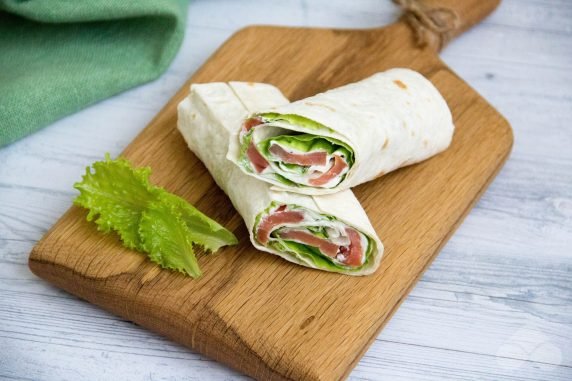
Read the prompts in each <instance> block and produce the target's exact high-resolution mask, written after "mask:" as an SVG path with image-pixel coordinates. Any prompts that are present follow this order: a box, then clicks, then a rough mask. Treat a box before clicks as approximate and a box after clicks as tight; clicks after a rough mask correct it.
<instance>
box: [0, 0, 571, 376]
mask: <svg viewBox="0 0 572 381" xmlns="http://www.w3.org/2000/svg"><path fill="white" fill-rule="evenodd" d="M397 15H398V11H397V9H396V8H395V7H394V6H393V5H392V4H391V3H390V2H389V1H380V0H283V1H277V0H275V1H268V0H245V1H240V2H238V1H234V0H217V1H214V0H195V1H193V2H192V4H191V6H190V10H189V16H188V17H189V18H188V27H187V34H186V37H185V41H184V43H183V47H182V49H181V51H180V53H179V54H178V56H177V58H176V60H175V62H174V63H173V64H172V65H171V67H170V69H169V70H168V71H167V72H166V73H165V74H164V75H163V76H162V77H161V78H160V79H159V80H157V81H155V82H153V83H151V84H148V85H145V86H141V87H139V88H137V89H134V90H131V91H128V92H126V93H124V94H121V95H119V96H116V97H114V98H112V99H109V100H107V101H104V102H101V103H99V104H97V105H95V106H92V107H90V108H88V109H86V110H84V111H81V112H78V113H77V114H75V115H72V116H70V117H68V118H65V119H63V120H60V121H59V122H57V123H54V124H53V125H51V126H49V127H47V128H45V129H43V130H42V131H40V132H39V133H36V134H35V135H33V136H31V137H28V138H26V139H23V140H21V141H19V142H17V143H15V144H12V145H11V146H9V147H7V148H4V149H1V150H0V379H18V380H19V379H22V380H24V379H25V380H76V381H79V380H239V379H246V378H247V377H245V376H243V375H241V374H239V373H237V372H236V371H233V370H231V369H228V368H227V367H225V366H224V365H221V364H218V363H216V362H214V361H211V360H209V359H208V358H205V357H203V356H201V355H198V354H196V353H193V352H192V351H190V350H188V349H186V348H183V347H181V346H179V345H177V344H174V343H172V342H170V341H168V340H166V339H164V338H162V337H160V336H158V335H155V334H153V333H151V332H148V331H146V330H144V329H141V328H139V327H137V326H135V325H134V324H132V323H130V322H127V321H125V320H123V319H121V318H118V317H116V316H112V315H110V314H108V313H106V312H104V311H101V310H100V309H98V308H97V307H95V306H92V305H90V304H88V303H86V302H84V301H81V300H79V299H77V298H75V297H74V296H71V295H69V294H67V293H65V292H63V291H61V290H59V289H56V288H54V287H52V286H50V285H49V284H47V283H46V282H44V281H42V280H40V279H38V278H36V277H35V276H34V275H33V274H31V273H30V271H29V270H28V267H27V258H28V253H29V252H30V250H31V248H32V246H33V245H34V244H35V243H36V241H37V240H38V239H40V237H41V236H42V235H43V234H44V233H45V232H46V231H47V229H48V228H49V227H50V226H51V225H52V224H53V223H54V222H55V221H56V220H57V219H58V217H59V216H60V215H61V214H62V213H63V212H64V211H65V210H66V209H67V208H68V207H69V205H70V203H71V201H72V199H73V198H74V196H75V192H74V191H73V188H72V184H73V183H74V182H75V181H76V180H78V179H79V178H80V176H81V174H82V173H83V171H84V168H85V166H86V165H88V164H90V163H91V162H93V161H95V160H98V159H101V158H102V156H103V154H104V153H105V152H110V153H111V154H112V155H117V154H119V153H120V152H121V150H122V149H123V148H124V147H125V146H126V145H127V144H128V143H129V142H130V141H131V140H132V139H133V138H134V137H135V136H136V135H137V134H138V133H139V131H141V129H142V128H143V127H144V126H145V125H146V124H147V123H148V122H149V121H150V120H151V118H152V117H153V116H154V115H155V114H156V113H157V112H158V111H159V110H160V109H161V107H162V106H163V104H164V103H165V102H166V101H167V100H168V99H169V98H170V97H171V96H172V95H173V94H174V93H175V91H176V90H177V89H178V88H179V87H180V85H181V83H183V81H184V80H185V79H187V78H188V77H189V76H190V75H191V74H192V73H193V72H194V71H195V70H196V69H197V68H198V67H199V66H200V65H201V64H202V62H203V61H204V60H205V59H206V58H207V57H208V56H209V55H210V54H211V53H212V52H213V51H214V50H215V49H216V48H217V47H218V46H219V45H220V44H221V43H222V42H223V41H224V40H225V39H226V38H227V37H229V36H230V35H231V34H232V33H233V32H234V31H236V30H237V29H239V28H240V27H242V26H245V25H248V24H256V23H258V24H260V23H265V24H282V25H306V26H310V25H311V26H328V27H349V28H358V27H375V26H380V25H383V24H387V23H389V22H391V21H392V20H394V19H395V18H396V16H397ZM442 56H443V58H444V60H445V61H446V62H447V63H448V64H449V65H450V66H451V67H452V68H453V69H454V70H455V71H456V72H457V73H458V74H459V75H461V76H462V77H464V78H465V79H466V80H467V81H468V82H469V83H470V84H471V85H472V86H474V87H475V88H476V89H477V90H478V91H479V92H480V93H481V94H483V95H484V96H485V97H486V98H487V99H489V101H490V102H491V103H492V104H493V105H495V106H496V107H497V108H498V109H499V110H500V111H501V113H503V114H504V115H505V116H506V117H507V118H508V120H509V121H510V122H511V124H512V126H513V128H514V132H515V139H516V141H515V146H514V150H513V153H512V156H511V158H510V159H509V161H508V163H507V164H506V166H505V168H504V169H503V170H502V172H501V173H500V175H499V176H498V177H497V179H496V180H495V181H494V183H493V184H492V186H491V187H490V189H489V190H488V191H487V192H486V194H485V195H484V196H483V198H482V199H481V201H480V202H479V203H478V205H477V206H476V208H475V209H474V210H473V211H472V212H471V213H470V215H469V216H468V218H467V219H466V221H465V222H464V223H463V225H462V226H461V227H460V228H459V230H458V231H457V233H456V234H455V235H454V236H453V237H452V239H451V240H450V242H449V243H448V244H447V245H446V247H445V248H444V249H443V251H442V252H441V254H440V255H439V257H438V258H437V259H436V261H435V262H434V264H433V265H432V266H431V268H430V269H429V270H428V271H427V272H426V274H425V275H424V277H423V278H422V280H421V281H420V282H419V283H418V285H417V287H415V289H414V290H413V292H412V293H411V294H410V296H409V297H408V298H407V300H406V301H405V302H404V303H403V305H402V306H401V308H400V309H399V311H398V312H397V313H396V314H395V316H394V317H393V319H392V320H391V322H390V323H389V324H388V325H387V326H386V328H385V329H384V330H383V332H382V333H381V334H380V336H379V337H378V338H377V340H376V341H375V342H374V344H373V345H372V347H371V348H370V350H369V351H368V352H367V353H366V355H365V356H364V357H363V359H362V360H361V361H360V363H359V364H358V366H357V367H356V369H355V370H354V371H353V373H352V374H351V376H350V379H351V380H362V379H363V380H366V379H367V380H381V379H383V380H395V379H405V380H411V379H424V380H443V379H462V380H477V379H478V380H483V379H484V380H572V125H571V123H572V1H570V0H552V1H546V0H504V2H503V4H502V5H501V7H500V8H499V9H498V10H497V12H496V13H495V14H494V15H493V16H492V17H490V18H489V19H487V20H486V21H485V22H484V23H482V24H481V25H479V26H477V27H475V28H474V29H472V30H471V31H469V32H467V33H466V34H465V35H463V36H461V37H460V38H458V39H457V40H455V41H454V42H453V43H451V45H450V46H449V47H448V48H447V49H446V50H445V51H444V52H443V53H442ZM0 91H1V89H0Z"/></svg>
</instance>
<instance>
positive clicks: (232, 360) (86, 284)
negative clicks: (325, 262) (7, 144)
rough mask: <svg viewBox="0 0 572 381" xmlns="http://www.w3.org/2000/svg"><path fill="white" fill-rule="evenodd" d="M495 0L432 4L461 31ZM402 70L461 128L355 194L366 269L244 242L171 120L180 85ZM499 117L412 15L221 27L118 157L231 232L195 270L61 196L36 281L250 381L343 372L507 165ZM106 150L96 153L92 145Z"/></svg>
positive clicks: (324, 81)
mask: <svg viewBox="0 0 572 381" xmlns="http://www.w3.org/2000/svg"><path fill="white" fill-rule="evenodd" d="M497 3H498V1H497V0H464V1H456V0H447V1H445V0H441V1H431V2H429V1H428V2H426V3H425V4H429V5H430V6H433V7H435V6H446V7H449V8H451V9H453V10H455V11H456V12H457V14H458V18H459V24H458V29H457V30H456V31H454V32H453V33H452V34H453V35H454V34H458V33H460V32H461V31H463V30H465V29H467V28H468V27H470V26H471V25H473V24H474V23H476V22H478V21H479V20H480V19H482V18H483V17H485V16H486V15H487V14H488V13H490V12H491V11H492V10H493V9H494V8H495V7H496V5H497ZM392 67H410V68H412V69H415V70H418V71H420V72H421V73H423V74H424V75H425V76H427V77H428V78H429V79H430V80H431V81H432V82H433V83H434V84H435V85H436V86H437V87H438V88H439V90H440V91H441V92H442V93H443V95H444V97H445V98H446V100H447V102H448V103H449V106H450V107H451V109H452V111H453V116H454V120H455V124H456V127H457V130H456V133H455V136H454V139H453V143H452V145H451V147H450V148H449V149H448V150H447V151H446V152H444V153H442V154H440V155H438V156H437V157H435V158H432V159H430V160H428V161H426V162H423V163H421V164H418V165H414V166H410V167H407V168H405V169H401V170H398V171H396V172H394V173H391V174H389V175H386V176H384V177H382V178H380V179H377V180H375V181H372V182H370V183H367V184H364V185H361V186H359V187H357V188H355V189H354V191H355V193H356V195H357V197H358V199H359V200H360V201H361V202H362V204H363V206H364V208H365V210H366V211H367V213H368V215H369V217H370V219H371V222H372V224H373V226H374V227H375V229H376V230H377V232H378V233H379V236H380V237H381V239H382V240H383V241H384V243H385V247H386V251H385V255H384V258H383V259H382V262H381V267H380V268H379V270H378V271H377V272H376V273H375V274H374V275H372V276H369V277H359V278H356V277H349V276H343V275H336V274H330V273H326V272H320V271H316V270H310V269H306V268H303V267H299V266H296V265H293V264H291V263H288V262H286V261H284V260H282V259H280V258H278V257H276V256H272V255H269V254H265V253H262V252H259V251H257V250H255V249H254V248H253V247H252V245H251V244H250V242H249V240H248V235H247V231H246V229H245V227H244V225H243V223H242V220H241V219H240V217H239V216H238V215H237V213H236V212H235V211H234V209H233V208H232V205H231V203H230V202H229V200H228V199H227V197H226V196H225V195H224V193H223V192H222V191H221V190H220V189H219V188H218V187H217V186H216V185H215V183H214V182H213V180H212V178H211V176H210V175H209V173H208V172H207V171H206V170H205V168H204V167H203V165H202V164H201V162H200V161H199V160H198V159H197V158H196V157H195V156H194V155H193V154H192V153H191V152H190V151H189V150H188V149H187V147H186V145H185V143H184V141H183V138H182V137H181V136H180V135H179V133H178V131H177V130H176V120H177V113H176V106H177V103H178V102H179V101H180V100H181V99H183V97H184V96H185V95H186V94H187V92H188V87H189V84H190V83H191V82H211V81H228V80H239V81H257V82H269V83H272V84H274V85H276V86H278V87H279V88H280V89H282V90H283V92H284V93H285V94H286V95H287V96H288V97H289V98H290V99H292V100H296V99H299V98H303V97H307V96H310V95H313V94H315V93H317V92H321V91H324V90H326V89H330V88H333V87H337V86H340V85H343V84H346V83H349V82H354V81H357V80H360V79H362V78H365V77H367V76H369V75H371V74H373V73H375V72H378V71H383V70H386V69H389V68H392ZM512 140H513V138H512V132H511V129H510V126H509V125H508V123H507V121H506V120H505V119H504V118H503V117H502V116H501V115H500V114H499V113H498V112H497V111H495V109H493V108H492V107H491V106H490V105H489V104H488V103H487V102H486V101H485V100H484V99H483V98H481V97H480V96H479V94H477V93H476V92H475V91H474V90H473V89H471V88H470V87H469V86H468V85H467V84H466V83H465V82H463V80H462V79H460V78H459V77H458V76H456V75H455V74H454V73H453V72H452V71H451V70H450V69H449V68H447V67H446V66H445V65H444V64H443V62H441V61H440V59H439V58H438V56H437V54H436V49H435V45H434V44H429V46H427V47H425V48H418V47H417V45H416V44H415V38H414V34H413V32H412V29H411V28H410V25H409V24H406V23H405V22H404V21H400V22H397V23H395V24H392V25H390V26H388V27H384V28H381V29H369V30H331V29H309V28H281V27H264V26H255V27H248V28H246V29H242V30H240V31H239V32H237V33H236V34H235V35H234V36H232V37H231V38H230V39H229V40H228V41H227V42H226V43H225V44H224V45H223V46H222V47H221V48H220V49H219V50H218V51H217V52H216V53H215V54H214V55H213V56H212V57H211V58H210V59H209V60H208V61H207V62H206V63H205V64H204V66H203V67H202V68H201V69H200V70H199V71H197V72H196V73H195V75H194V76H193V77H192V78H191V79H190V80H189V81H187V82H186V83H185V84H184V85H183V87H182V88H181V90H180V91H179V92H178V93H177V94H176V95H175V96H174V97H173V98H172V99H171V100H170V101H169V103H168V104H167V105H166V106H165V108H164V109H163V110H162V111H161V112H160V113H159V114H158V115H157V117H156V118H155V119H154V120H153V121H152V122H151V123H150V125H149V126H148V127H147V128H146V129H145V130H144V131H143V132H142V133H141V134H140V135H139V136H138V137H137V138H136V139H135V140H134V141H133V142H132V143H131V144H130V145H129V146H128V147H127V149H126V150H125V152H124V155H125V156H126V157H128V158H129V159H131V160H132V161H133V162H134V163H135V164H136V165H148V166H151V168H152V169H153V176H152V181H153V182H154V183H156V184H159V185H161V186H164V187H166V188H167V189H168V190H170V191H172V192H174V193H176V194H178V195H181V196H183V197H185V198H186V199H187V200H189V201H190V202H191V203H193V204H194V205H196V206H197V207H198V208H199V209H200V210H202V211H203V212H205V213H206V214H208V215H210V216H212V217H213V218H215V219H216V220H217V221H219V222H221V223H222V224H223V225H225V226H227V227H229V228H230V229H231V230H232V231H234V232H235V233H236V235H237V236H238V237H239V239H240V244H239V245H238V246H236V247H229V248H225V249H223V250H221V251H220V253H218V254H216V255H210V256H204V255H199V263H200V266H201V268H202V270H203V272H204V276H203V277H202V278H201V279H198V280H193V279H191V278H188V277H184V276H182V275H180V274H176V273H173V272H170V271H167V270H161V269H159V268H158V267H157V266H155V265H153V264H152V263H151V262H149V261H148V260H147V259H146V257H145V256H144V255H141V254H138V253H136V252H133V251H129V250H126V249H124V248H122V246H121V244H120V242H119V240H118V238H117V237H116V236H115V235H103V234H101V233H98V232H97V230H96V226H95V224H93V223H89V222H86V220H85V217H86V211H85V210H83V209H80V208H77V207H73V206H72V207H71V208H70V209H69V210H68V211H67V212H66V213H65V214H64V216H63V217H62V218H61V219H60V220H59V221H58V222H57V223H56V224H55V225H54V226H53V227H52V228H51V229H50V231H49V232H48V233H47V234H46V235H45V236H44V237H43V239H42V240H41V241H40V242H39V243H38V244H37V245H36V247H35V248H34V249H33V251H32V253H31V255H30V262H29V264H30V268H31V269H32V271H33V272H34V273H35V274H37V275H38V276H40V277H42V278H44V279H46V280H48V281H49V282H51V283H53V284H55V285H57V286H58V287H61V288H63V289H65V290H67V291H69V292H71V293H73V294H75V295H78V296H79V297H81V298H83V299H86V300H88V301H90V302H92V303H95V304H97V305H99V306H101V307H102V308H104V309H106V310H108V311H111V312H113V313H115V314H117V315H120V316H122V317H124V318H126V319H129V320H132V321H134V322H136V323H137V324H139V325H142V326H144V327H147V328H149V329H151V330H153V331H155V332H159V333H161V334H163V335H165V336H167V337H170V338H171V339H173V340H175V341H178V342H180V343H182V344H184V345H186V346H189V347H191V348H193V349H194V350H196V351H199V352H201V353H203V354H205V355H207V356H209V357H211V358H214V359H216V360H219V361H221V362H224V363H226V364H229V365H230V366H232V367H234V368H236V369H239V370H240V371H242V372H244V373H246V374H248V375H251V376H253V377H255V378H257V379H261V380H269V379H273V380H287V379H288V380H289V379H295V380H299V379H304V380H337V379H342V378H344V377H346V376H347V375H348V374H349V372H350V371H351V369H352V368H353V367H354V366H355V364H356V363H357V362H358V361H359V359H360V357H361V356H362V354H363V353H364V352H365V350H366V349H367V348H368V346H369V344H370V343H371V342H372V341H373V340H374V338H375V337H376V336H377V334H378V333H379V331H380V329H381V328H382V327H383V325H384V324H385V323H386V322H387V321H388V320H389V318H390V317H391V315H392V314H393V312H394V311H395V310H396V309H397V308H398V306H399V304H400V303H401V301H402V300H403V299H404V298H405V296H406V295H407V293H408V292H409V290H410V289H411V288H412V287H413V285H414V284H415V283H416V281H417V280H418V279H419V278H420V276H421V274H422V273H423V271H424V270H425V269H426V268H427V266H428V265H429V264H430V263H431V260H432V259H433V258H434V257H435V256H436V255H437V253H438V252H439V249H440V248H441V247H442V246H443V245H444V244H445V242H446V241H447V239H448V238H449V237H450V236H451V234H452V233H453V232H454V230H455V228H456V227H457V226H458V225H459V224H460V223H461V221H462V220H463V218H464V217H465V216H466V215H467V213H468V212H469V210H470V209H471V208H472V206H473V205H474V204H475V202H476V201H477V199H478V198H479V196H480V195H481V194H482V193H483V191H484V190H485V188H486V187H487V185H488V184H489V183H490V182H491V180H492V179H493V178H494V176H495V175H496V173H497V172H498V171H499V169H500V168H501V166H502V164H503V162H504V161H505V160H506V158H507V156H508V154H509V151H510V148H511V145H512ZM101 154H102V157H103V154H104V153H103V152H102V153H101Z"/></svg>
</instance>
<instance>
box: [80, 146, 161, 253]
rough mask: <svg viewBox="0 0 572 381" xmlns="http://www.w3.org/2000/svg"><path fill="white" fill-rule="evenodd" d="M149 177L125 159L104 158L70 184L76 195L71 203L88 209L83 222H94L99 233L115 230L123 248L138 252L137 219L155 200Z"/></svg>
mask: <svg viewBox="0 0 572 381" xmlns="http://www.w3.org/2000/svg"><path fill="white" fill-rule="evenodd" d="M92 169H93V171H92ZM150 174H151V169H149V168H139V169H134V168H133V167H131V164H130V163H129V162H128V161H127V160H125V159H117V160H111V158H110V157H109V155H106V156H105V160H104V161H97V162H95V163H93V164H92V167H91V168H90V167H87V168H86V172H85V175H84V176H83V178H82V181H81V182H78V183H75V184H74V188H76V189H77V190H79V192H80V194H79V196H77V197H76V199H75V200H74V203H75V204H76V205H79V206H81V207H84V208H86V209H89V213H88V214H87V220H88V221H94V222H95V223H96V224H97V227H98V229H99V230H100V231H102V232H104V233H108V232H110V231H111V230H115V231H116V232H117V233H118V234H119V236H120V237H121V240H122V241H123V243H124V244H125V246H126V247H128V248H130V249H137V250H142V249H143V248H142V246H141V241H140V239H139V232H138V225H139V219H140V218H141V213H142V212H143V210H144V209H145V208H146V207H147V204H148V203H149V202H151V201H152V200H154V199H155V197H156V195H155V193H156V190H155V189H154V187H153V186H152V185H151V184H150V183H149V175H150Z"/></svg>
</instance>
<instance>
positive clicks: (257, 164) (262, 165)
mask: <svg viewBox="0 0 572 381" xmlns="http://www.w3.org/2000/svg"><path fill="white" fill-rule="evenodd" d="M246 154H247V155H248V159H249V160H250V162H251V163H252V166H253V167H254V169H255V170H256V172H258V173H260V172H262V171H264V170H265V169H266V168H267V167H268V165H269V164H268V161H267V160H266V159H265V158H264V156H262V155H261V154H260V152H258V149H257V148H256V146H255V145H254V142H252V141H251V142H250V145H249V146H248V149H247V150H246Z"/></svg>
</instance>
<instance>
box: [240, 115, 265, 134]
mask: <svg viewBox="0 0 572 381" xmlns="http://www.w3.org/2000/svg"><path fill="white" fill-rule="evenodd" d="M263 123H264V122H263V121H262V119H260V118H256V117H255V118H248V119H246V120H245V121H244V122H242V131H244V132H248V131H250V129H252V127H256V126H258V125H261V124H263Z"/></svg>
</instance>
